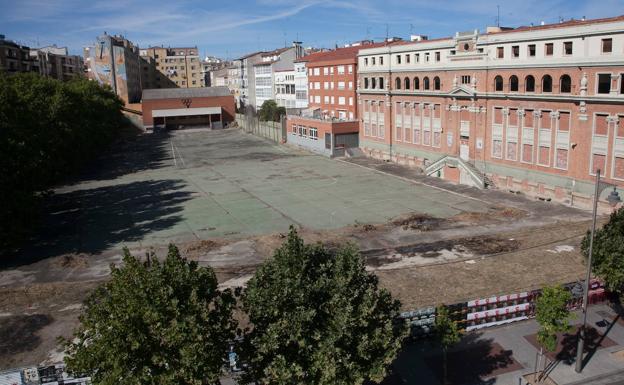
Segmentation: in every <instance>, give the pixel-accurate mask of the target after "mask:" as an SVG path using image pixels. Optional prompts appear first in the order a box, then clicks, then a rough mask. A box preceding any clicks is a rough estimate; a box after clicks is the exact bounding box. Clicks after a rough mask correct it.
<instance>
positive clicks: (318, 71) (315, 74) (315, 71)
mask: <svg viewBox="0 0 624 385" xmlns="http://www.w3.org/2000/svg"><path fill="white" fill-rule="evenodd" d="M320 74H321V69H320V68H318V67H316V68H315V69H314V76H319V75H320Z"/></svg>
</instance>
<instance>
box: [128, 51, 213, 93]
mask: <svg viewBox="0 0 624 385" xmlns="http://www.w3.org/2000/svg"><path fill="white" fill-rule="evenodd" d="M140 55H141V57H142V58H143V59H144V62H147V63H153V64H154V65H155V68H156V71H155V72H154V73H149V72H148V73H144V74H143V81H144V83H143V88H170V87H181V88H195V87H204V79H203V77H202V67H201V61H200V59H199V55H198V50H197V47H179V48H175V47H173V48H172V47H166V48H165V47H150V48H145V49H141V51H140ZM150 67H151V66H149V65H146V66H144V67H143V72H145V71H146V70H147V71H150Z"/></svg>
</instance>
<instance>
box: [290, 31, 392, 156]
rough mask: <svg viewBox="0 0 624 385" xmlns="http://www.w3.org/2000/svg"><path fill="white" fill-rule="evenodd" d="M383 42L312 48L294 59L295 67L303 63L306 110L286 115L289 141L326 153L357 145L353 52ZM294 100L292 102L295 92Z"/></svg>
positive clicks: (376, 45) (341, 151)
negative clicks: (305, 84)
mask: <svg viewBox="0 0 624 385" xmlns="http://www.w3.org/2000/svg"><path fill="white" fill-rule="evenodd" d="M383 44H384V43H372V42H368V41H366V42H360V43H356V44H353V45H350V46H348V47H344V48H336V49H334V50H330V51H321V52H315V53H312V54H310V55H308V56H304V57H303V58H301V59H299V60H298V61H297V62H296V63H295V66H296V67H295V68H301V64H302V63H303V64H305V70H304V71H305V72H304V74H307V85H308V86H307V90H306V91H307V92H305V94H306V95H307V98H308V111H307V113H302V114H301V116H293V115H289V116H288V124H287V125H288V132H287V141H288V142H289V143H291V144H295V145H298V146H301V147H304V148H307V149H309V150H312V151H315V152H318V153H321V154H324V155H328V156H337V155H342V154H343V153H344V150H345V149H346V148H349V147H357V146H358V131H359V124H358V123H357V119H356V117H357V111H358V110H357V107H358V106H357V103H356V100H357V98H356V96H357V94H356V86H357V55H358V51H359V50H360V49H362V48H365V47H368V48H372V47H378V46H381V45H383ZM293 72H294V74H296V73H297V72H296V71H293ZM293 85H296V83H294V76H293ZM300 94H301V92H300ZM294 100H295V103H296V100H297V99H296V95H295V99H294Z"/></svg>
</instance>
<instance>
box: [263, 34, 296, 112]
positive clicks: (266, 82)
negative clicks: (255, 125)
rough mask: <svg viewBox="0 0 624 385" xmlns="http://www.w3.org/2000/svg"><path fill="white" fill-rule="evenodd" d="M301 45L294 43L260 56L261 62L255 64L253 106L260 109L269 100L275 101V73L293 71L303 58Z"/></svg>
mask: <svg viewBox="0 0 624 385" xmlns="http://www.w3.org/2000/svg"><path fill="white" fill-rule="evenodd" d="M303 53H304V52H303V47H301V43H299V42H293V45H292V46H291V47H284V48H280V49H276V50H274V51H269V52H263V53H261V54H260V57H261V60H260V61H259V62H258V63H256V64H254V66H253V70H254V77H255V101H254V100H251V105H253V106H255V107H256V108H260V107H261V106H262V103H264V102H265V101H267V100H272V99H275V78H274V76H275V73H276V72H278V71H284V70H292V69H293V68H294V62H295V61H296V60H297V59H299V58H300V57H302V56H303Z"/></svg>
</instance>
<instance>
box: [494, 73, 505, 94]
mask: <svg viewBox="0 0 624 385" xmlns="http://www.w3.org/2000/svg"><path fill="white" fill-rule="evenodd" d="M502 90H503V77H502V76H500V75H497V76H496V77H495V78H494V91H502Z"/></svg>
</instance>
